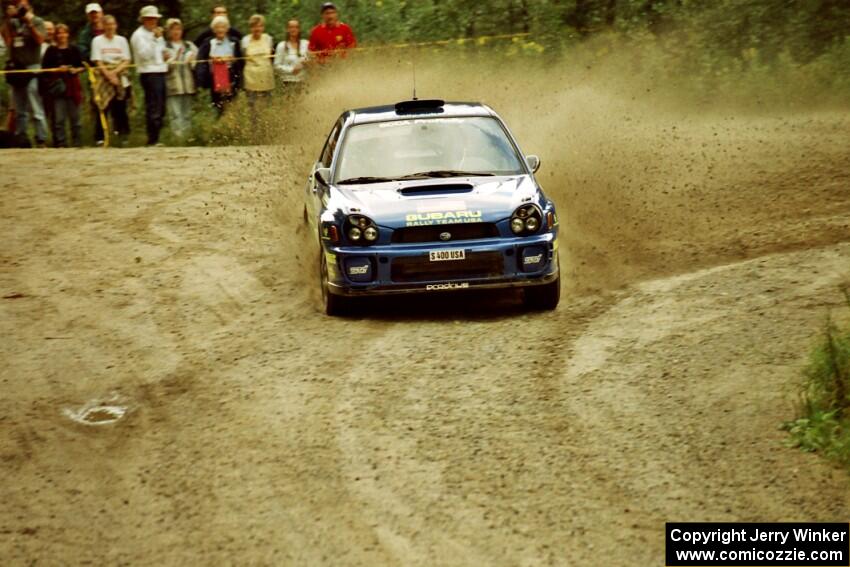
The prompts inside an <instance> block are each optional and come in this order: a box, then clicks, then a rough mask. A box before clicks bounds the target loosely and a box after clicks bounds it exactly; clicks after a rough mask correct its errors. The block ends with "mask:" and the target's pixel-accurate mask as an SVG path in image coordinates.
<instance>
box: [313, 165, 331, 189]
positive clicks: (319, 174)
mask: <svg viewBox="0 0 850 567" xmlns="http://www.w3.org/2000/svg"><path fill="white" fill-rule="evenodd" d="M313 177H314V178H315V179H316V181H318V182H319V183H320V184H322V185H324V186H326V187H327V186H328V185H330V183H329V181H330V178H331V168H329V167H320V168H319V169H317V170H316V171H314V172H313Z"/></svg>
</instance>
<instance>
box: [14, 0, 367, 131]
mask: <svg viewBox="0 0 850 567" xmlns="http://www.w3.org/2000/svg"><path fill="white" fill-rule="evenodd" d="M84 9H85V13H86V18H87V23H86V25H85V26H84V27H83V28H82V29H80V30H78V32H77V33H76V41H74V39H73V35H74V34H73V30H71V29H70V28H69V27H68V26H67V25H65V24H62V23H57V24H55V25H54V23H53V22H49V21H45V20H44V19H42V18H40V17H38V16H37V15H36V13H35V9H34V7H33V6H32V4H31V2H30V0H3V21H2V24H0V39H2V43H0V51H5V53H6V66H5V69H4V70H5V71H7V72H6V73H4V76H5V80H6V82H7V83H8V85H9V87H10V90H11V100H10V101H9V102H10V104H9V108H10V112H9V125H8V131H9V133H12V132H14V136H13V137H12V139H13V144H14V145H18V146H29V145H31V143H32V142H31V139H30V128H32V130H33V131H34V134H35V144H36V145H37V146H38V147H46V146H47V145H48V143H51V144H52V145H53V146H55V147H67V146H70V145H73V146H81V145H83V140H82V133H81V116H82V113H83V112H90V113H91V116H92V122H93V124H94V140H93V143H94V144H95V145H103V144H104V140H105V139H106V135H105V132H112V133H115V134H117V136H118V143H119V145H126V144H127V139H128V136H129V134H130V120H129V117H128V103H129V102H130V101H131V100H132V98H133V96H134V93H133V90H134V89H133V84H134V83H133V81H131V73H136V74H137V75H138V84H139V85H140V86H141V91H142V94H143V97H144V114H145V129H146V136H147V138H146V139H147V144H148V145H160V133H161V131H162V129H163V127H164V125H165V124H166V123H167V125H168V127H169V128H170V130H171V131H172V133H173V134H174V136H175V137H176V138H177V139H178V140H188V141H191V137H192V124H193V116H192V113H193V108H194V107H195V104H194V98H195V96H196V95H197V94H198V93H199V91H200V90H202V89H206V90H208V91H209V94H210V100H211V103H212V107H213V109H214V112H215V113H216V114H217V115H218V116H219V117H220V116H221V115H222V114H223V113H225V112H226V111H227V108H228V106H229V105H231V104H232V103H233V101H234V100H235V99H237V97H242V96H243V97H244V98H245V99H246V101H247V105H248V108H249V109H250V116H251V120H252V122H253V123H254V124H255V125H256V122H257V120H258V119H259V118H258V117H259V111H260V110H262V109H263V108H264V107H265V106H267V105H268V104H269V101H270V99H271V98H272V97H273V96H274V95H275V93H281V92H283V93H284V94H286V95H297V94H298V93H299V92H300V90H301V88H302V87H303V84H304V81H305V80H306V78H307V75H308V72H309V70H310V69H311V68H313V67H315V66H321V65H324V64H326V63H327V62H328V61H329V60H330V59H332V58H334V57H336V56H344V55H345V52H346V50H348V49H351V48H354V47H356V44H357V41H356V39H355V37H354V33H353V31H352V29H351V28H350V27H349V26H348V25H347V24H345V23H342V22H341V21H340V20H339V12H338V10H337V8H336V6H335V5H334V4H333V3H331V2H326V3H324V4H322V6H321V12H320V17H321V19H320V22H319V23H318V24H316V25H315V27H313V29H312V30H311V32H310V34H309V39H308V38H303V37H302V31H301V24H300V22H299V21H298V20H296V19H292V20H290V21H288V22H287V23H286V37H285V38H283V39H282V40H281V41H279V42H277V43H276V42H275V40H274V39H273V38H272V36H271V35H269V34H268V33H266V19H265V17H264V16H262V15H260V14H255V15H253V16H251V17H250V18H249V20H248V21H247V22H246V23H247V26H248V28H247V29H248V33H247V34H245V35H243V34H242V33H241V32H240V31H239V30H238V29H236V27H234V26H233V25H232V23H231V21H230V19H229V18H228V12H227V7H226V6H224V5H217V6H215V7H214V8H213V10H212V13H211V20H210V24H209V27H208V29H205V30H204V31H203V32H202V33H201V34H200V35H198V36H197V37H196V38H195V39H194V41H191V40H189V39H188V38H186V37H185V36H184V31H185V30H184V27H183V23H182V22H181V21H180V20H179V19H177V18H168V19H165V21H164V23H163V19H164V18H163V15H162V14H160V12H159V9H158V8H157V7H156V6H154V5H150V6H145V7H143V8H142V9H141V10H140V11H139V18H138V19H139V21H138V23H139V25H138V27H137V28H136V30H135V31H134V32H133V33H132V34H131V35H130V38H129V39H127V38H126V37H124V36H122V35H119V34H118V27H119V22H118V21H116V18H115V17H114V16H112V15H109V14H104V13H103V9H102V8H101V6H100V4H97V3H90V4H87V5H86V6H85V8H84ZM122 23H124V24H126V22H122ZM243 29H244V28H243ZM69 132H70V136H69ZM9 145H11V144H9Z"/></svg>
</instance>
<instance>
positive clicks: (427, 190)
mask: <svg viewBox="0 0 850 567" xmlns="http://www.w3.org/2000/svg"><path fill="white" fill-rule="evenodd" d="M470 191H472V185H469V184H468V183H448V184H441V185H415V186H413V187H405V188H404V189H399V190H398V192H399V193H401V194H402V195H404V196H406V197H412V196H416V197H420V196H427V195H446V194H454V193H469V192H470Z"/></svg>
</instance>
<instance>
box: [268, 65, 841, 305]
mask: <svg viewBox="0 0 850 567" xmlns="http://www.w3.org/2000/svg"><path fill="white" fill-rule="evenodd" d="M614 52H617V50H614ZM619 52H621V53H626V55H623V56H620V57H615V56H613V55H609V56H607V57H606V58H602V59H600V58H598V57H588V56H582V57H576V58H570V57H563V58H559V59H549V58H542V57H541V58H536V59H535V58H528V57H522V58H511V57H507V56H503V55H500V54H499V53H498V52H486V53H482V52H459V53H457V52H452V51H447V50H434V51H430V50H424V49H410V50H401V51H399V52H392V53H390V52H386V51H378V52H372V53H369V52H367V53H359V54H357V56H356V57H352V58H350V59H348V60H345V61H340V62H338V63H337V64H335V65H332V66H329V67H328V68H323V69H319V70H318V71H317V72H316V73H314V76H313V77H312V79H313V80H312V81H311V83H310V88H309V91H308V92H307V93H306V94H304V95H303V96H302V97H300V98H297V99H291V100H290V101H288V102H287V104H286V105H284V107H283V108H282V109H280V110H279V111H277V112H275V113H274V114H273V115H270V116H269V120H268V121H267V126H268V128H269V130H270V131H271V133H272V135H271V137H272V139H274V140H276V141H277V142H278V143H280V144H282V145H281V146H280V149H279V152H277V153H276V152H271V153H268V154H266V158H265V161H264V164H265V167H266V168H267V169H268V170H270V171H280V172H281V175H282V176H283V178H284V181H285V183H287V184H288V186H287V187H286V189H285V190H283V191H282V192H281V193H280V199H281V202H280V203H278V206H276V207H274V209H275V210H277V211H284V212H282V213H280V216H279V217H278V218H277V219H276V221H277V222H279V223H280V224H281V225H287V226H290V227H291V226H293V223H295V225H297V222H296V221H297V220H298V218H297V217H298V215H300V214H301V208H300V205H299V202H298V201H299V199H301V198H302V189H303V185H304V180H305V179H306V175H307V173H308V171H309V168H310V165H311V164H312V163H313V161H314V160H315V159H316V156H318V154H319V152H320V150H321V146H322V144H323V142H324V139H325V136H326V135H327V133H328V132H329V130H330V128H331V126H332V125H333V122H334V121H335V120H336V118H337V117H338V116H339V114H340V113H342V112H343V111H345V110H346V109H349V108H358V107H363V106H372V105H381V104H388V103H392V102H395V101H399V100H405V99H409V98H410V97H411V96H412V94H413V81H414V73H415V76H416V87H417V95H418V96H419V98H441V99H445V100H453V101H476V102H483V103H486V104H488V105H490V106H491V107H493V108H494V109H495V110H496V111H497V112H498V113H499V114H500V115H501V116H502V117H503V118H504V119H505V120H506V122H507V124H508V126H509V128H510V129H511V130H512V131H513V132H514V134H515V135H516V136H517V138H518V140H519V143H520V147H521V148H522V149H523V151H525V152H527V153H532V154H537V155H539V156H540V157H541V159H542V164H543V165H542V168H541V170H540V172H539V173H538V175H537V178H538V181H539V182H540V183H541V185H542V187H543V188H544V190H545V191H546V192H547V194H549V195H550V196H551V197H552V198H554V200H555V201H556V203H557V205H558V207H559V211H560V217H561V221H562V224H561V230H562V239H563V240H562V244H563V245H562V258H561V259H562V263H563V268H564V271H565V276H566V277H565V278H564V285H565V289H566V290H567V291H572V292H581V293H583V292H595V291H598V290H604V289H612V288H618V287H620V286H622V285H624V284H628V283H629V282H632V281H634V280H636V279H641V278H645V277H648V276H651V275H659V274H669V273H676V272H681V271H684V270H688V269H693V268H697V267H701V266H707V265H712V264H716V263H719V262H726V261H733V260H739V259H743V258H748V257H752V256H754V255H758V254H763V253H766V252H770V251H774V250H785V249H794V248H799V247H801V246H808V245H810V244H811V243H810V242H808V241H807V239H808V238H809V237H810V236H811V235H809V234H806V235H800V234H796V233H794V231H790V232H789V230H788V229H787V228H786V227H783V225H782V223H781V218H782V216H783V213H782V211H783V209H784V207H785V206H786V205H788V206H791V207H794V206H795V203H797V202H798V201H799V200H800V195H799V189H798V185H797V182H796V178H797V175H798V173H799V171H800V170H801V168H805V169H807V171H809V172H810V175H811V176H812V179H810V181H811V182H812V185H816V186H817V187H819V189H817V190H818V191H819V192H820V193H822V195H820V196H819V197H818V198H814V199H812V198H811V197H812V196H811V195H808V196H806V201H807V202H809V203H814V204H815V205H814V206H811V205H810V206H809V207H808V208H807V210H806V211H802V214H803V215H804V216H807V217H810V218H811V220H812V222H815V220H814V219H816V218H817V217H818V215H820V214H821V213H823V212H824V211H828V210H831V207H832V206H833V205H834V204H835V203H836V202H843V199H844V197H843V192H842V189H841V187H840V183H838V182H839V181H840V180H841V179H846V171H847V170H848V167H850V154H848V152H847V151H846V150H844V149H843V148H844V147H846V146H847V144H846V141H847V139H846V132H847V126H848V122H850V120H848V118H847V115H846V113H845V114H842V113H838V112H836V111H824V112H821V113H812V112H807V113H805V114H801V113H794V112H792V111H789V110H788V109H786V108H779V107H777V108H776V109H775V110H770V109H765V108H760V109H758V110H753V108H752V107H751V106H750V105H748V104H746V101H741V103H740V104H738V103H735V102H734V100H733V101H730V100H729V98H728V97H720V96H719V95H718V97H717V98H716V99H714V100H712V98H711V97H710V96H708V95H707V94H706V93H702V94H701V95H700V96H699V97H694V96H693V95H692V94H690V93H691V91H690V90H687V89H680V88H679V87H680V86H681V84H680V83H678V82H676V81H672V82H668V83H659V82H658V79H657V77H656V76H655V75H654V72H653V71H652V69H655V68H656V67H657V66H655V65H644V66H643V67H645V68H644V69H643V70H642V66H641V64H640V63H641V62H640V58H639V54H635V53H631V52H629V51H628V50H625V49H624V50H621V51H619ZM414 67H415V69H414ZM752 189H755V190H756V191H764V192H772V193H774V196H773V197H772V198H771V199H769V201H770V202H771V204H774V205H775V208H768V209H766V208H765V207H764V202H763V200H762V199H757V200H753V199H752V193H751V190H752ZM292 195H296V198H295V199H294V200H293V199H292V198H291V196H292ZM765 223H768V224H769V225H770V226H768V227H767V228H766V227H765ZM751 225H752V226H755V225H760V229H759V230H755V229H753V230H749V229H747V228H744V229H742V228H741V227H742V226H744V227H747V226H751ZM299 230H301V229H299ZM786 233H787V234H786ZM299 234H300V235H301V236H303V237H306V239H301V240H299V241H298V246H299V247H301V246H304V245H306V244H307V243H308V239H309V238H311V237H312V236H311V235H310V236H308V235H306V234H304V233H303V231H302V232H300V233H299ZM847 234H848V227H847V226H846V225H841V224H839V225H838V226H833V225H832V224H830V223H828V225H827V226H826V227H825V230H824V232H823V233H822V234H820V235H819V236H818V239H819V241H823V242H824V243H828V242H834V241H837V240H840V239H841V238H844V237H846V235H847ZM777 235H778V236H780V237H779V238H775V236H777Z"/></svg>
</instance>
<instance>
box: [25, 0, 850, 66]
mask: <svg viewBox="0 0 850 567" xmlns="http://www.w3.org/2000/svg"><path fill="white" fill-rule="evenodd" d="M148 3H150V0H131V1H127V0H104V1H103V2H102V4H103V6H104V9H105V10H106V11H107V12H109V13H112V14H114V15H115V16H116V17H117V18H118V20H119V22H120V25H121V29H122V32H123V33H129V32H130V31H132V29H133V28H134V27H135V26H136V23H135V22H136V15H137V14H138V10H139V8H140V7H141V6H143V5H145V4H148ZM84 4H85V3H84V2H80V3H79V4H77V3H70V2H67V1H66V0H36V1H35V5H36V7H37V9H38V11H39V13H41V14H42V15H44V16H47V17H50V18H52V19H55V20H57V21H63V22H65V23H68V24H69V25H71V27H72V29H80V27H82V25H83V24H84V23H85V15H84V14H83V6H84ZM156 4H157V5H158V7H159V8H160V10H162V11H163V13H164V14H165V15H167V16H176V17H180V18H182V19H183V20H184V23H185V24H186V25H187V27H188V28H189V32H190V33H189V35H190V36H192V35H194V34H196V33H198V32H200V31H201V29H202V28H203V27H205V26H206V25H207V24H208V20H209V13H210V9H211V7H212V6H213V4H214V2H212V1H210V0H198V1H193V0H160V1H159V2H156ZM320 4H321V0H303V1H302V0H253V1H246V2H235V1H231V2H229V5H228V7H229V9H230V12H231V20H232V23H233V25H235V26H236V27H237V28H240V29H243V28H246V27H247V19H248V17H249V16H250V15H251V14H253V13H260V14H265V15H266V16H267V18H268V28H269V32H270V33H272V34H273V35H275V36H276V37H281V36H282V35H283V30H284V27H285V23H286V21H287V20H289V19H291V18H297V19H299V20H300V21H301V22H302V26H303V27H304V29H305V30H309V28H310V27H312V26H313V25H314V24H315V23H316V22H317V21H318V19H319V6H320ZM337 4H338V6H339V7H340V11H341V14H342V17H343V19H344V20H345V21H346V22H348V23H349V24H351V25H352V26H353V27H354V29H355V31H356V33H357V35H358V37H359V39H360V41H361V42H362V43H367V44H368V43H385V42H391V41H427V40H433V39H446V38H461V37H475V36H480V35H489V34H505V33H520V32H528V33H531V34H532V36H533V37H534V39H535V41H537V42H538V43H541V44H543V45H546V46H547V47H559V46H563V45H568V44H570V43H572V42H576V41H580V40H582V39H585V38H587V37H590V36H593V35H595V34H599V33H602V32H606V31H614V32H617V33H624V34H640V33H649V34H654V35H657V36H664V35H665V34H671V33H674V32H677V31H678V32H681V31H682V30H686V31H687V32H689V33H688V34H687V36H686V39H683V38H682V37H679V38H678V40H679V41H688V42H698V43H699V45H700V46H701V47H710V48H712V49H716V50H717V52H718V54H726V55H731V56H733V57H736V58H747V57H751V56H752V54H753V52H754V51H755V52H757V53H758V54H759V57H761V58H762V59H764V60H770V59H774V58H777V57H780V56H782V55H783V54H787V55H788V56H790V57H793V58H794V59H795V60H797V61H800V62H807V61H809V60H812V59H814V58H816V57H818V56H820V55H821V54H823V53H824V52H826V51H827V50H829V49H830V48H832V47H833V46H835V45H836V44H840V43H843V42H844V41H846V38H847V37H848V35H850V32H848V30H850V2H847V1H846V0H806V1H801V2H789V1H788V0H713V1H712V2H705V1H704V0H489V1H485V2H476V3H472V2H468V1H466V0H340V1H339V2H338V3H337ZM672 37H673V38H676V37H677V36H675V35H673V36H672Z"/></svg>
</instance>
